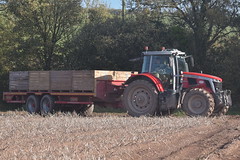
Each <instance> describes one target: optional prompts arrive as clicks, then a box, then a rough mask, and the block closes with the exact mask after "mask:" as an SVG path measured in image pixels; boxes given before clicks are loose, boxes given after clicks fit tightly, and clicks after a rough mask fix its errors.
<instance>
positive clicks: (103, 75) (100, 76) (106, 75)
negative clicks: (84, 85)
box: [94, 70, 132, 81]
mask: <svg viewBox="0 0 240 160" xmlns="http://www.w3.org/2000/svg"><path fill="white" fill-rule="evenodd" d="M94 73H95V75H94V77H95V78H96V79H97V80H123V81H125V80H127V79H128V78H129V77H130V76H131V74H132V73H131V72H130V71H105V70H95V72H94Z"/></svg>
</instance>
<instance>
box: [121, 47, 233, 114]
mask: <svg viewBox="0 0 240 160" xmlns="http://www.w3.org/2000/svg"><path fill="white" fill-rule="evenodd" d="M186 59H189V61H190V62H191V63H192V65H194V61H193V58H192V56H187V55H186V54H185V53H184V52H181V51H179V50H176V49H173V50H165V49H164V50H162V51H146V52H144V53H143V65H142V72H141V73H140V74H133V75H132V76H131V77H130V78H129V79H128V80H127V81H126V82H125V83H124V85H125V87H126V88H125V90H124V93H123V97H122V102H123V105H124V106H125V108H126V110H127V111H128V113H129V114H130V115H131V116H142V115H149V116H153V115H164V114H167V113H170V112H172V111H173V110H175V109H177V108H182V109H183V110H184V111H185V113H186V114H187V115H189V116H211V115H222V114H226V112H227V111H228V109H229V107H230V106H231V105H232V100H231V95H230V94H231V91H229V90H222V79H221V78H219V77H216V76H212V75H208V74H202V73H195V72H189V67H188V64H187V61H186Z"/></svg>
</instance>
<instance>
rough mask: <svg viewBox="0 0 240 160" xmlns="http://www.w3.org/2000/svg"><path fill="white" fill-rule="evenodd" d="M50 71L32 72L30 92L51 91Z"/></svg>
mask: <svg viewBox="0 0 240 160" xmlns="http://www.w3.org/2000/svg"><path fill="white" fill-rule="evenodd" d="M49 75H50V72H49V71H30V72H29V90H30V91H34V90H39V91H49V90H50V76H49Z"/></svg>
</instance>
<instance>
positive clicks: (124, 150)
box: [0, 112, 240, 160]
mask: <svg viewBox="0 0 240 160" xmlns="http://www.w3.org/2000/svg"><path fill="white" fill-rule="evenodd" d="M0 159H36V160H40V159H44V160H47V159H51V160H52V159H64V160H65V159H84V160H88V159H89V160H91V159H111V160H114V159H116V160H118V159H124V160H125V159H131V160H136V159H142V160H147V159H213V160H215V159H216V160H218V159H224V160H225V159H229V160H230V159H231V160H234V159H236V160H237V159H240V116H222V117H218V118H203V117H199V118H190V117H140V118H133V117H129V116H126V115H111V114H110V115H108V114H106V115H102V114H101V115H95V116H93V117H79V116H77V115H74V114H57V115H54V116H49V117H41V116H39V115H28V114H27V113H25V112H20V113H18V112H7V113H4V114H0Z"/></svg>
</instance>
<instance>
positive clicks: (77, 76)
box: [72, 70, 95, 92]
mask: <svg viewBox="0 0 240 160" xmlns="http://www.w3.org/2000/svg"><path fill="white" fill-rule="evenodd" d="M72 73H73V74H72V76H73V77H72V80H73V82H72V90H73V91H83V92H84V91H92V92H93V91H94V88H95V80H94V71H92V70H79V71H73V72H72Z"/></svg>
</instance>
